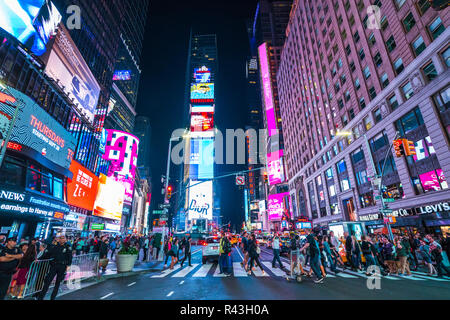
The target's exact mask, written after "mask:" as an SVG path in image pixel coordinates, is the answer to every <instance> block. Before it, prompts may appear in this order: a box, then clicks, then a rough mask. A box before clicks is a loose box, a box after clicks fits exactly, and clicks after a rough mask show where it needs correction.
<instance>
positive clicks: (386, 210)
mask: <svg viewBox="0 0 450 320" xmlns="http://www.w3.org/2000/svg"><path fill="white" fill-rule="evenodd" d="M380 212H381V213H384V214H390V213H392V212H393V210H392V209H380Z"/></svg>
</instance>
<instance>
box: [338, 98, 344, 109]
mask: <svg viewBox="0 0 450 320" xmlns="http://www.w3.org/2000/svg"><path fill="white" fill-rule="evenodd" d="M338 107H339V110H341V109H342V108H343V107H344V101H342V99H339V100H338Z"/></svg>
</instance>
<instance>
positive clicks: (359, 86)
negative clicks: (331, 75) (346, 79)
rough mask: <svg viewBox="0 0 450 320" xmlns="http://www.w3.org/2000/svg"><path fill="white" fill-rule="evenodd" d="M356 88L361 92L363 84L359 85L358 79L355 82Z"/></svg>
mask: <svg viewBox="0 0 450 320" xmlns="http://www.w3.org/2000/svg"><path fill="white" fill-rule="evenodd" d="M355 88H356V90H359V88H361V84H360V83H359V79H358V78H356V80H355Z"/></svg>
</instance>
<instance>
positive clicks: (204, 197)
mask: <svg viewBox="0 0 450 320" xmlns="http://www.w3.org/2000/svg"><path fill="white" fill-rule="evenodd" d="M199 183H200V181H192V180H191V181H190V182H189V208H188V219H189V220H192V219H208V220H212V211H213V202H212V194H213V185H212V181H205V182H202V183H200V184H199Z"/></svg>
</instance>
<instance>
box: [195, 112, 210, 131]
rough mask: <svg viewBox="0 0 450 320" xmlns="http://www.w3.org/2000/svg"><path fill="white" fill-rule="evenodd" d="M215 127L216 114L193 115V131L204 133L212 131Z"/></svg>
mask: <svg viewBox="0 0 450 320" xmlns="http://www.w3.org/2000/svg"><path fill="white" fill-rule="evenodd" d="M213 127H214V114H212V113H207V112H202V113H193V114H191V131H193V132H198V131H200V132H202V131H209V130H212V129H213Z"/></svg>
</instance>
